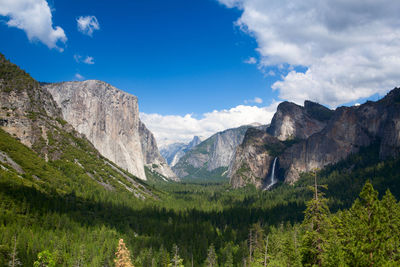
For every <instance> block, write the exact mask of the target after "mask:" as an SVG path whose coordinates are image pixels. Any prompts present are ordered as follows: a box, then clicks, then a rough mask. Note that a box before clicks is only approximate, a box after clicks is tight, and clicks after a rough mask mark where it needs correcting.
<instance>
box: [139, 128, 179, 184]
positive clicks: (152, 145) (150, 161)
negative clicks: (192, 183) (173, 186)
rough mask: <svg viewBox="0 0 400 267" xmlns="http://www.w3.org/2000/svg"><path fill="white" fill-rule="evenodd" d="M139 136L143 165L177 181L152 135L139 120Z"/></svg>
mask: <svg viewBox="0 0 400 267" xmlns="http://www.w3.org/2000/svg"><path fill="white" fill-rule="evenodd" d="M139 136H140V140H141V144H142V152H143V158H144V163H145V165H146V166H147V167H148V168H150V169H151V170H153V171H155V172H158V173H160V174H161V175H163V176H165V177H167V178H169V179H172V180H175V181H178V180H179V178H178V177H177V176H176V175H175V173H174V172H173V171H172V170H171V168H170V167H169V166H168V164H167V162H166V161H165V159H164V158H163V157H162V156H161V154H160V152H159V151H158V148H157V142H156V139H155V138H154V135H153V134H152V133H151V132H150V131H149V130H148V129H147V128H146V126H145V125H144V123H142V122H141V121H139Z"/></svg>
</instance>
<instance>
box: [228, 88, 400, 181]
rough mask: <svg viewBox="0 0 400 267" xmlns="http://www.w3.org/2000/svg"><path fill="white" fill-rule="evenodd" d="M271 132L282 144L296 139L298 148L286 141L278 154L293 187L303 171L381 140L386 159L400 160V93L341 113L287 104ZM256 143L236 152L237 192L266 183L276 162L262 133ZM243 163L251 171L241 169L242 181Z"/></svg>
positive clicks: (316, 106)
mask: <svg viewBox="0 0 400 267" xmlns="http://www.w3.org/2000/svg"><path fill="white" fill-rule="evenodd" d="M267 132H268V133H270V134H271V135H273V136H275V137H276V138H278V139H279V140H283V141H285V140H290V139H292V138H295V140H296V142H294V144H292V145H290V144H289V143H288V142H286V144H284V142H283V143H282V144H284V145H285V147H284V148H283V149H282V150H281V151H279V153H278V159H279V160H278V162H279V169H280V170H282V173H284V174H282V175H281V176H282V177H280V178H281V179H284V180H285V182H287V183H294V182H295V181H297V180H298V178H299V174H300V173H301V172H307V171H311V170H313V169H321V168H323V167H325V166H326V165H328V164H334V163H337V162H338V161H340V160H342V159H345V158H346V157H348V156H349V155H350V154H352V153H356V152H358V151H359V149H360V147H365V146H368V145H371V144H372V143H374V142H377V141H379V143H380V155H379V156H380V157H381V158H382V159H385V158H389V157H396V156H398V155H399V154H400V89H399V88H395V89H394V90H392V91H391V92H390V93H389V94H388V95H387V96H386V97H384V98H383V99H381V100H379V101H377V102H371V101H369V102H367V103H365V104H363V105H360V106H353V107H339V108H337V109H336V110H335V111H331V110H329V109H327V108H325V107H323V106H321V105H319V104H316V103H313V102H310V101H306V102H305V106H304V107H300V106H298V105H296V104H293V103H288V102H284V103H282V104H280V105H279V106H278V110H277V112H276V114H275V115H274V118H273V120H272V122H271V126H270V127H269V128H268V129H267ZM265 136H266V135H265ZM246 138H247V134H246V137H245V140H246ZM255 140H257V141H254V142H252V143H251V142H250V143H249V142H247V143H246V142H243V144H242V145H241V146H239V148H238V150H237V151H236V154H235V157H234V160H233V163H232V165H231V167H230V172H229V176H230V177H231V184H232V185H233V186H235V187H238V186H243V185H245V184H247V183H252V184H255V185H256V186H260V184H261V182H260V181H259V180H260V179H262V178H263V177H264V179H265V173H266V172H265V170H266V169H267V168H268V166H271V161H272V160H273V158H272V157H271V156H269V157H268V156H267V155H271V153H270V152H271V151H266V150H265V149H264V150H263V146H266V147H268V146H270V145H271V144H274V141H273V140H272V139H268V138H266V137H264V136H263V135H262V134H261V133H260V134H258V135H255ZM268 153H269V154H268ZM263 162H264V163H263ZM240 164H242V165H243V164H244V166H248V168H247V172H243V170H245V168H242V169H241V170H242V172H241V173H239V174H246V175H242V178H240V177H241V176H240V175H239V174H238V170H240V167H241V166H242V165H240ZM233 166H235V167H233ZM257 179H258V180H257Z"/></svg>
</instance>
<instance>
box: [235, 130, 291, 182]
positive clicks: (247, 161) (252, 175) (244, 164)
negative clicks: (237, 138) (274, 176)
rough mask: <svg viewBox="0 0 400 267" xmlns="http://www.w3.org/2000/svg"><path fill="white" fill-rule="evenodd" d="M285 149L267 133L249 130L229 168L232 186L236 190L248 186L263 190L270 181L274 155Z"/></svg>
mask: <svg viewBox="0 0 400 267" xmlns="http://www.w3.org/2000/svg"><path fill="white" fill-rule="evenodd" d="M283 149H284V145H283V144H282V143H281V142H280V141H279V140H278V139H277V138H275V137H273V136H271V135H269V134H268V133H266V132H265V131H260V130H257V129H254V128H250V129H248V130H247V132H246V135H245V138H244V140H243V143H242V144H241V145H240V146H238V147H237V149H236V152H235V155H234V157H233V160H232V162H231V165H230V166H229V171H228V176H229V177H230V184H231V185H232V186H233V187H234V188H238V187H242V186H245V185H246V184H254V185H255V186H256V187H257V188H261V187H262V186H263V185H265V182H266V180H267V179H268V177H267V176H268V174H269V173H270V171H271V170H270V166H271V164H270V163H271V162H272V161H273V160H274V158H275V155H274V154H275V153H279V151H281V150H283Z"/></svg>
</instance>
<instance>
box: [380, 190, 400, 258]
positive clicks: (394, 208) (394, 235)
mask: <svg viewBox="0 0 400 267" xmlns="http://www.w3.org/2000/svg"><path fill="white" fill-rule="evenodd" d="M381 204H382V211H383V213H384V221H383V223H384V231H383V235H384V237H383V239H384V240H386V246H385V251H386V252H385V253H386V258H387V259H388V262H389V263H390V264H393V265H396V264H394V263H397V265H399V264H400V205H399V203H398V202H397V201H396V199H395V197H394V196H393V195H392V193H391V192H390V190H387V191H386V194H385V195H384V196H383V198H382V201H381Z"/></svg>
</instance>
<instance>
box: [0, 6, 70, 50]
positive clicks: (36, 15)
mask: <svg viewBox="0 0 400 267" xmlns="http://www.w3.org/2000/svg"><path fill="white" fill-rule="evenodd" d="M0 15H1V16H6V17H8V18H9V20H8V21H7V25H8V26H9V27H16V28H18V29H21V30H23V31H25V33H26V35H27V36H28V39H29V41H37V40H38V41H40V42H42V43H44V44H45V45H46V46H47V47H49V48H56V49H58V50H59V51H61V52H62V51H63V49H62V48H60V47H59V46H58V45H57V43H58V42H62V43H65V42H66V41H67V36H66V35H65V33H64V30H63V29H62V28H61V27H59V26H56V27H55V28H53V21H52V14H51V11H50V8H49V5H48V3H47V2H46V1H45V0H1V1H0Z"/></svg>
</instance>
